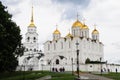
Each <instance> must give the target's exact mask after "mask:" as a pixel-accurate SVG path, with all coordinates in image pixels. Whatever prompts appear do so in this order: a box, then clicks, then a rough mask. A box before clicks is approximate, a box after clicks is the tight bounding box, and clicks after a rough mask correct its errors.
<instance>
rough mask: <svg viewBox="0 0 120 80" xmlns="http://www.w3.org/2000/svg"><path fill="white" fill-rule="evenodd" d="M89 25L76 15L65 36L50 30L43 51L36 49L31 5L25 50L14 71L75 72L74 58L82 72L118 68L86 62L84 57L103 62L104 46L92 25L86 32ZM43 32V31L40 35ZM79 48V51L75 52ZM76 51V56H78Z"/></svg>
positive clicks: (118, 67) (36, 34)
mask: <svg viewBox="0 0 120 80" xmlns="http://www.w3.org/2000/svg"><path fill="white" fill-rule="evenodd" d="M89 33H90V32H89V27H88V26H87V25H86V24H85V23H84V22H81V21H80V20H79V19H78V17H77V20H76V21H75V22H74V23H73V25H71V31H69V32H68V34H67V35H66V36H64V37H62V36H61V32H60V31H59V30H58V28H56V30H55V31H54V32H53V39H52V40H48V41H46V42H45V43H44V44H43V45H44V53H42V51H41V50H39V42H38V33H37V27H36V26H35V24H34V19H33V7H32V12H31V21H30V24H29V26H28V27H27V32H26V34H25V42H24V43H23V46H24V47H25V51H24V54H23V56H21V57H19V58H18V60H19V66H18V69H17V70H25V71H27V70H50V71H51V70H52V69H53V68H55V69H58V70H59V69H61V68H64V69H65V70H66V71H75V70H76V65H77V64H78V63H77V60H78V61H79V68H80V70H81V71H100V70H101V69H104V71H106V70H107V69H109V71H115V69H116V68H117V69H118V70H120V66H119V65H113V64H107V61H106V63H104V64H102V63H101V64H100V63H97V64H92V63H90V64H86V61H87V60H90V61H101V62H104V48H103V47H104V45H103V43H102V42H100V39H99V35H100V33H99V31H98V30H97V28H96V27H95V28H94V30H93V31H92V33H91V36H90V35H89ZM39 35H42V34H39ZM77 51H79V52H77ZM77 53H79V56H78V55H77Z"/></svg>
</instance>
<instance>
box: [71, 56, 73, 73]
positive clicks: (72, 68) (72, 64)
mask: <svg viewBox="0 0 120 80" xmlns="http://www.w3.org/2000/svg"><path fill="white" fill-rule="evenodd" d="M71 62H72V75H73V58H71Z"/></svg>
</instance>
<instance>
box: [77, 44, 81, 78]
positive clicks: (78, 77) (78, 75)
mask: <svg viewBox="0 0 120 80" xmlns="http://www.w3.org/2000/svg"><path fill="white" fill-rule="evenodd" d="M78 45H79V43H78V42H77V43H76V48H77V50H76V52H77V74H78V79H77V80H79V78H80V74H79V49H78Z"/></svg>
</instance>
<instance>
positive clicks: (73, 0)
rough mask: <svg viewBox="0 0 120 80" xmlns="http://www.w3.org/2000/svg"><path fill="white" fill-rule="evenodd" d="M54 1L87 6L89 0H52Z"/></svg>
mask: <svg viewBox="0 0 120 80" xmlns="http://www.w3.org/2000/svg"><path fill="white" fill-rule="evenodd" d="M52 1H53V2H54V3H56V4H57V3H60V4H72V5H74V6H81V7H87V6H88V4H89V2H90V0H52Z"/></svg>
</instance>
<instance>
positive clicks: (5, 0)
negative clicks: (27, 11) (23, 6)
mask: <svg viewBox="0 0 120 80" xmlns="http://www.w3.org/2000/svg"><path fill="white" fill-rule="evenodd" d="M1 1H2V3H3V4H5V5H12V6H13V5H18V4H19V3H20V2H22V1H23V0H12V1H11V0H1Z"/></svg>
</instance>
